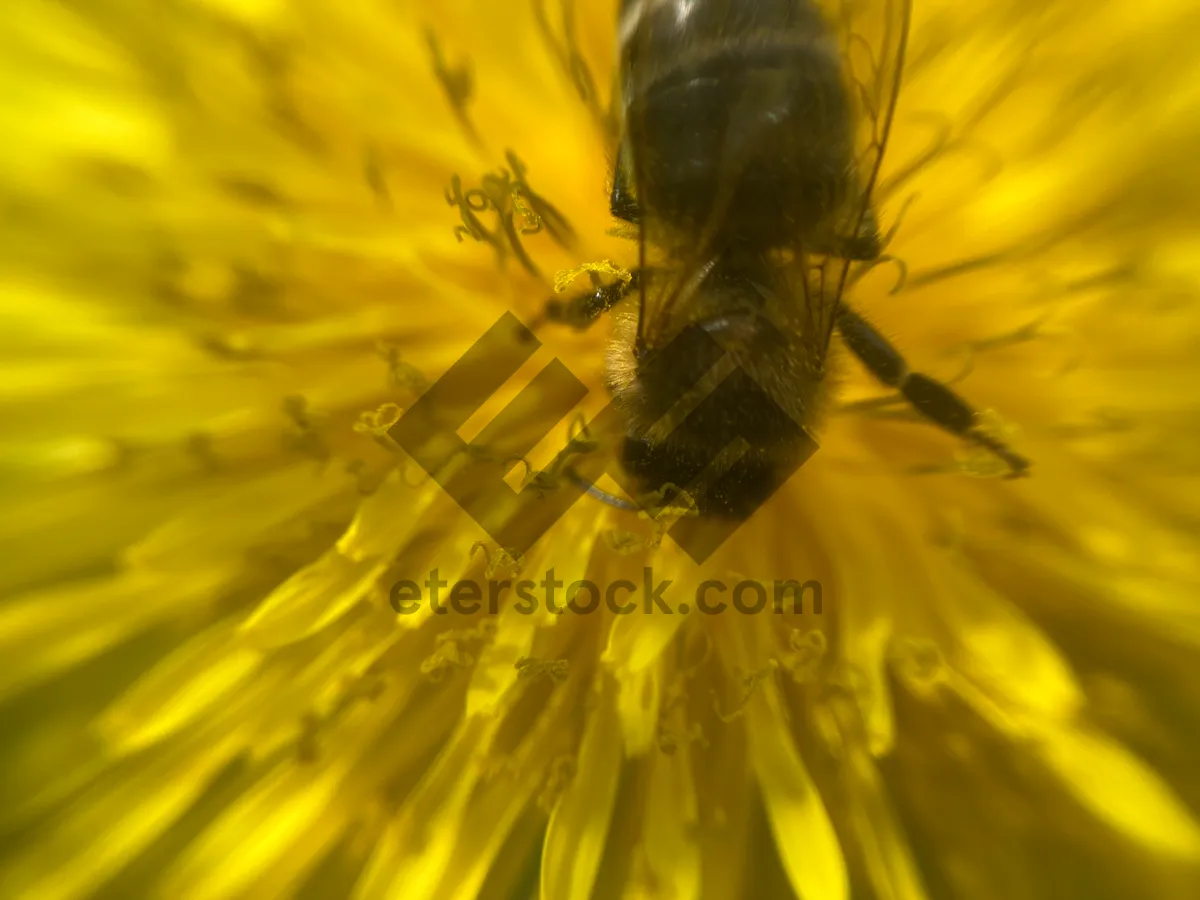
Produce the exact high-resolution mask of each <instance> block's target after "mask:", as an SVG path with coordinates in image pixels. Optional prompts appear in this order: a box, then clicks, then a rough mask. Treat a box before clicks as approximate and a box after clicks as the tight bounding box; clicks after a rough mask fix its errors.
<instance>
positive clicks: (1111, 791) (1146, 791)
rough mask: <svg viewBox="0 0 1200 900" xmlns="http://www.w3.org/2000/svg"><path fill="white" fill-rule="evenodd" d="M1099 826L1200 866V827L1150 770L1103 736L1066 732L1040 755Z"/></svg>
mask: <svg viewBox="0 0 1200 900" xmlns="http://www.w3.org/2000/svg"><path fill="white" fill-rule="evenodd" d="M1036 752H1037V753H1038V754H1039V755H1040V756H1041V757H1042V758H1043V759H1044V760H1045V761H1046V763H1047V764H1048V765H1049V766H1050V768H1051V769H1052V770H1053V771H1054V773H1055V774H1056V775H1057V776H1058V778H1059V779H1060V780H1061V781H1062V782H1063V784H1064V785H1065V787H1066V788H1067V790H1069V791H1070V792H1071V793H1072V794H1074V795H1075V796H1076V797H1077V798H1079V800H1080V801H1081V802H1082V803H1083V804H1084V805H1085V806H1086V807H1087V808H1088V809H1090V810H1091V811H1092V812H1093V813H1095V814H1096V816H1098V817H1099V818H1100V819H1101V821H1103V822H1106V823H1107V824H1108V825H1109V826H1110V827H1111V828H1113V829H1115V830H1116V831H1118V832H1120V833H1121V834H1122V835H1123V836H1124V837H1126V838H1128V839H1129V840H1131V841H1135V842H1137V843H1139V844H1141V845H1142V846H1143V847H1145V848H1146V849H1147V850H1150V851H1151V852H1153V853H1156V854H1160V855H1162V856H1169V857H1174V858H1177V859H1185V860H1188V861H1191V862H1196V861H1200V825H1198V824H1197V822H1196V819H1195V817H1194V816H1193V815H1192V813H1191V811H1190V810H1189V809H1188V808H1187V806H1186V805H1185V804H1184V803H1183V802H1182V801H1181V800H1180V799H1179V798H1178V797H1177V796H1175V794H1174V792H1173V791H1172V790H1171V789H1170V787H1168V786H1167V785H1166V784H1165V783H1164V782H1163V780H1162V779H1161V778H1160V777H1159V776H1158V775H1156V774H1155V773H1154V772H1153V771H1152V770H1151V769H1150V767H1149V766H1147V765H1146V764H1145V763H1144V762H1142V761H1141V760H1140V759H1138V758H1137V757H1136V756H1134V755H1133V754H1132V753H1131V752H1130V751H1129V750H1127V749H1125V748H1124V747H1122V746H1121V745H1120V744H1118V743H1117V742H1116V741H1115V740H1113V739H1112V738H1110V737H1108V736H1107V735H1104V734H1099V733H1097V732H1094V731H1091V730H1088V729H1082V728H1071V727H1064V728H1061V729H1055V730H1054V731H1053V732H1051V733H1050V734H1048V735H1046V736H1045V738H1044V739H1043V740H1041V741H1040V742H1039V744H1038V746H1037V751H1036Z"/></svg>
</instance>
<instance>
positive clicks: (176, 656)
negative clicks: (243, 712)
mask: <svg viewBox="0 0 1200 900" xmlns="http://www.w3.org/2000/svg"><path fill="white" fill-rule="evenodd" d="M259 661H260V657H259V654H258V653H256V652H254V651H252V650H250V649H248V648H246V647H242V646H239V645H238V644H237V643H236V642H235V641H234V627H233V625H232V624H231V623H228V622H223V623H220V624H218V625H216V626H214V627H212V628H210V629H208V630H207V631H205V632H202V633H200V634H198V635H196V636H195V637H194V638H192V639H191V640H190V641H188V642H187V643H185V644H184V645H183V646H182V647H180V648H179V649H178V650H176V651H175V652H174V653H172V654H170V655H169V656H167V657H166V658H165V659H164V660H163V661H162V662H160V663H159V664H158V665H156V666H155V667H154V668H153V669H151V670H150V671H149V672H147V673H146V674H145V675H143V676H142V677H141V678H139V679H138V680H137V682H136V683H135V684H134V685H133V687H131V688H130V689H129V690H128V691H126V693H125V694H124V696H122V697H121V698H120V699H119V700H117V702H116V703H114V704H113V705H112V706H111V707H109V709H108V710H107V711H106V712H105V713H104V715H103V717H102V719H101V722H100V727H101V729H102V730H103V732H104V733H105V734H106V735H107V736H108V737H109V739H110V740H112V741H113V742H114V743H115V744H116V745H117V746H118V747H120V748H121V749H122V750H124V751H129V750H133V749H136V748H138V747H141V746H143V745H145V744H149V743H153V742H154V741H158V740H161V739H162V738H164V737H165V736H167V735H168V734H171V733H173V732H175V731H177V730H178V729H180V728H182V727H183V726H185V725H186V724H188V723H189V722H192V721H195V720H196V719H198V718H199V717H200V716H202V715H204V714H205V713H206V712H208V711H209V710H211V709H212V707H213V705H214V704H216V703H218V702H220V701H221V700H222V699H223V698H224V697H226V696H228V694H229V693H230V692H231V691H233V690H234V689H236V688H238V687H239V685H242V684H243V683H244V682H245V680H246V679H247V678H249V677H250V676H251V675H252V674H253V673H254V672H255V671H256V670H257V668H258V665H259Z"/></svg>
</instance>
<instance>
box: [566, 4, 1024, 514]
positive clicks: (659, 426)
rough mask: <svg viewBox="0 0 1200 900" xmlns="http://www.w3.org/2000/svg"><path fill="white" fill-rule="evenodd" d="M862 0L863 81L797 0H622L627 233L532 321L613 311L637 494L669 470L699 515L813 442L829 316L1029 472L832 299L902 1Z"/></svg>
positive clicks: (882, 108) (900, 47)
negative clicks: (871, 1)
mask: <svg viewBox="0 0 1200 900" xmlns="http://www.w3.org/2000/svg"><path fill="white" fill-rule="evenodd" d="M842 2H843V4H844V8H843V12H845V13H846V16H845V17H844V19H843V22H842V24H845V23H846V22H848V21H850V19H852V16H851V14H850V11H849V9H850V8H849V3H850V0H842ZM859 5H861V4H859ZM876 6H877V9H878V11H879V16H878V19H879V21H878V22H877V23H876V26H875V27H874V30H873V31H872V32H871V34H872V40H870V41H869V40H868V39H867V38H866V37H864V36H863V35H861V34H859V35H856V37H857V38H858V43H859V44H860V45H862V46H871V47H873V49H872V51H871V56H872V61H871V65H869V66H868V67H867V69H868V70H869V71H870V73H871V75H870V76H869V77H868V78H867V79H866V80H864V79H861V78H855V77H854V76H853V73H852V71H851V68H852V67H851V66H850V65H849V62H848V55H849V53H848V50H847V49H846V48H847V47H848V46H849V45H850V44H852V43H853V42H850V43H844V42H843V41H842V40H841V39H840V38H839V31H838V28H837V27H836V24H837V23H836V22H835V21H834V20H832V19H830V18H828V17H827V15H826V13H825V11H824V10H823V9H822V8H820V7H819V6H818V5H817V4H816V2H814V0H622V2H621V6H620V11H619V19H618V23H617V47H616V51H617V59H618V66H619V68H618V74H619V86H620V91H619V100H618V102H619V104H620V107H619V111H620V117H619V121H620V122H621V136H620V144H619V149H618V151H617V153H616V159H615V164H614V167H613V173H612V191H611V198H610V207H611V211H612V214H613V216H614V217H615V218H617V219H620V220H623V221H624V222H625V223H628V224H629V225H630V226H633V227H634V228H635V229H636V232H637V239H638V266H637V268H635V269H634V270H633V271H632V273H631V275H632V277H630V278H629V279H628V280H627V281H625V280H623V281H620V282H618V283H615V284H612V285H600V286H596V287H594V289H592V290H590V291H588V292H586V293H584V294H581V295H579V296H576V297H574V298H572V299H570V300H567V301H553V300H552V301H550V302H549V303H548V304H547V306H546V309H545V312H544V319H545V320H548V321H555V322H559V323H565V324H568V325H571V326H573V327H575V328H577V329H582V328H586V327H588V326H589V325H591V324H592V323H593V322H594V321H596V319H597V318H598V317H599V316H600V315H601V314H603V313H605V312H606V311H608V310H610V309H613V308H614V307H618V312H617V316H618V323H617V326H616V328H615V332H616V338H615V341H614V342H613V344H612V347H611V350H610V352H609V355H608V360H607V371H606V380H607V384H608V387H609V389H610V391H611V392H612V394H613V398H614V404H615V406H616V407H617V408H618V409H619V411H620V414H621V421H622V423H623V428H624V435H623V438H622V446H621V452H620V458H621V463H622V466H623V468H624V470H625V471H626V473H628V474H629V475H630V476H632V478H633V480H634V482H635V483H636V485H637V486H638V488H639V489H640V490H641V491H642V492H643V493H647V494H649V493H654V492H656V491H658V492H661V491H663V490H664V489H671V488H681V487H684V486H686V488H687V491H688V493H689V496H690V497H691V498H692V499H693V501H694V502H695V503H696V504H697V506H698V507H699V512H700V515H701V516H705V515H709V516H719V517H724V518H727V519H732V520H741V519H744V518H746V517H748V516H749V515H750V514H751V513H752V512H753V511H754V510H755V509H756V508H757V507H758V506H759V505H761V503H762V502H764V501H765V500H766V499H767V497H769V496H770V494H771V493H773V492H774V490H775V489H776V488H778V487H779V486H780V485H781V484H782V481H783V480H786V478H787V477H788V476H790V475H791V474H792V472H794V471H795V469H796V468H798V466H799V465H800V464H802V463H803V461H804V459H806V458H807V454H808V453H811V452H812V450H813V449H815V446H816V445H815V441H813V440H812V438H811V431H812V428H813V427H814V425H815V424H816V423H817V422H818V421H819V419H820V416H821V412H822V407H823V402H824V400H825V398H826V396H827V393H828V391H827V390H826V374H827V365H826V362H827V358H828V356H829V348H830V342H831V340H832V337H833V333H834V332H835V331H836V332H837V333H838V334H839V335H840V337H841V340H842V341H843V343H844V345H845V346H846V347H847V348H848V349H849V350H850V351H851V353H852V354H853V355H854V356H855V357H857V358H858V360H859V361H860V362H861V363H862V365H863V366H865V367H866V369H867V370H868V371H869V372H870V373H871V374H872V375H873V376H874V377H875V378H876V379H878V380H879V381H880V382H881V383H882V384H884V385H886V386H887V387H890V388H892V389H895V390H897V391H898V392H899V394H900V395H901V396H902V397H903V398H904V399H905V400H906V401H907V402H908V403H909V404H911V406H912V407H913V408H914V409H915V410H916V411H917V412H918V413H920V414H921V415H922V416H923V417H924V418H926V419H927V420H929V421H930V422H932V423H933V424H934V425H936V426H938V427H940V428H943V429H945V430H946V431H949V432H951V433H953V434H955V435H957V436H959V437H960V438H962V439H964V440H966V441H968V442H971V443H974V444H976V445H979V446H982V447H985V448H986V449H988V450H989V451H991V452H992V453H994V454H995V455H996V456H998V457H999V458H1000V459H1001V460H1003V461H1004V463H1006V464H1007V467H1008V470H1009V475H1010V476H1014V477H1015V476H1018V475H1022V474H1025V472H1026V470H1027V468H1028V465H1029V464H1028V462H1027V461H1026V460H1025V459H1024V458H1022V457H1020V456H1018V455H1017V454H1016V453H1014V452H1013V451H1011V450H1010V449H1009V448H1008V447H1007V446H1005V445H1004V444H1003V443H1001V442H1000V441H999V440H997V439H996V438H994V437H992V436H990V435H988V434H985V433H984V431H983V430H982V429H981V428H980V426H979V423H978V416H977V414H976V412H975V410H974V409H973V408H972V407H971V406H970V405H969V404H968V403H967V402H966V401H965V400H964V399H962V398H961V397H960V396H958V395H957V394H956V393H955V392H953V391H952V390H951V389H950V388H949V387H947V386H946V385H944V384H942V383H941V382H939V381H937V380H935V379H933V378H931V377H929V376H927V375H923V374H921V373H919V372H913V371H911V370H910V369H909V367H908V364H907V363H906V361H905V359H904V357H903V356H902V355H901V354H900V352H899V351H898V350H897V349H896V348H895V347H894V346H892V344H891V343H889V342H888V341H887V340H886V339H885V338H884V337H883V336H882V335H881V334H880V333H879V332H878V331H877V330H876V329H875V328H874V327H873V326H871V324H870V323H869V322H868V321H867V320H866V319H865V318H863V317H862V316H861V315H860V314H858V313H857V312H855V311H854V310H853V309H851V308H850V306H849V305H848V304H847V302H846V300H845V297H844V293H845V288H846V286H847V281H848V275H849V272H850V269H851V267H852V266H855V265H857V266H860V267H862V266H870V265H873V264H875V263H877V262H878V261H879V260H880V258H881V256H882V253H883V249H884V244H885V241H884V239H883V238H882V237H881V236H880V231H879V225H878V219H877V217H876V212H875V209H874V203H873V200H872V193H873V190H874V187H875V183H876V181H877V179H878V175H879V169H880V165H881V163H882V159H883V151H884V147H885V146H886V143H887V136H888V132H889V130H890V127H891V121H892V117H893V114H894V111H895V106H896V100H897V97H898V94H899V85H900V73H901V70H902V68H903V62H904V49H905V44H906V40H907V34H908V23H909V14H910V0H878V2H877V4H876ZM864 135H865V136H864ZM635 296H636V309H632V308H631V307H632V301H633V299H634V297H635ZM625 301H630V302H628V303H627V302H625ZM714 347H715V348H717V349H716V350H714V349H713V348H714ZM592 493H593V494H596V495H597V496H600V497H601V498H602V499H607V500H608V501H609V502H613V503H615V504H616V505H623V506H627V505H628V504H626V503H624V502H623V501H619V500H618V499H617V498H613V497H610V496H608V495H606V494H603V492H598V491H596V490H595V489H592Z"/></svg>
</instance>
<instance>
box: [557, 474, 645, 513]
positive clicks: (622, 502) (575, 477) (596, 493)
mask: <svg viewBox="0 0 1200 900" xmlns="http://www.w3.org/2000/svg"><path fill="white" fill-rule="evenodd" d="M566 475H567V478H569V479H570V480H571V483H572V484H574V485H575V486H577V487H581V488H583V489H584V490H585V491H587V492H588V493H589V494H591V495H592V496H593V497H595V498H596V499H597V500H599V501H600V502H601V503H607V504H608V505H609V506H612V507H615V508H617V509H627V510H630V511H636V510H638V509H639V508H640V507H638V506H637V504H635V503H630V502H629V501H628V500H626V499H624V498H622V497H617V496H615V495H613V494H610V493H608V491H602V490H600V488H598V487H596V486H595V485H594V484H589V483H588V482H587V481H585V480H584V479H583V478H582V477H581V476H580V475H579V474H577V473H576V472H567V473H566Z"/></svg>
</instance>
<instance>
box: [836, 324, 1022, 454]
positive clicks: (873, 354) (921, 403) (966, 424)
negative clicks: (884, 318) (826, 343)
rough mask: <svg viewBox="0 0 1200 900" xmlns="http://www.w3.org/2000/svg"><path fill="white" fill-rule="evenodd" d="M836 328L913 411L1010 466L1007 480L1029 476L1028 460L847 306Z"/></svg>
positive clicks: (950, 391)
mask: <svg viewBox="0 0 1200 900" xmlns="http://www.w3.org/2000/svg"><path fill="white" fill-rule="evenodd" d="M837 327H838V331H839V332H840V333H841V335H842V339H843V340H845V342H846V346H847V347H849V348H850V350H851V352H852V353H854V355H855V356H857V357H858V358H859V360H860V361H861V362H862V364H863V365H864V366H866V368H867V371H869V372H870V373H871V374H872V375H874V376H875V377H876V378H878V379H879V380H880V381H881V382H883V383H884V384H886V385H887V386H888V387H892V388H896V389H897V390H898V391H900V393H901V394H902V395H903V396H904V399H905V400H907V401H908V402H909V404H910V405H911V406H912V407H913V409H915V410H916V411H917V412H919V413H920V414H921V415H923V416H924V417H925V418H926V419H928V420H929V421H931V422H933V423H934V424H935V425H937V426H938V427H940V428H943V429H945V430H946V431H948V432H950V433H951V434H955V435H958V436H959V437H960V438H963V439H964V440H966V441H970V442H971V443H973V444H976V445H978V446H980V447H984V448H986V449H987V450H990V451H991V452H992V453H994V454H995V455H996V456H998V457H999V458H1000V459H1002V460H1003V461H1004V462H1005V463H1007V464H1008V467H1009V470H1010V471H1009V476H1008V477H1010V478H1018V477H1020V476H1022V475H1025V474H1026V473H1027V471H1028V469H1029V460H1027V459H1025V458H1024V457H1022V456H1018V455H1017V454H1016V453H1014V452H1013V451H1012V450H1010V449H1009V448H1008V447H1007V446H1005V444H1004V443H1003V442H1001V441H999V440H997V439H996V438H994V437H992V436H991V435H988V434H985V433H984V432H983V431H981V430H980V429H979V424H978V414H977V413H976V412H975V410H974V409H973V408H972V407H971V406H970V404H968V403H967V401H965V400H963V399H962V398H961V397H959V396H958V394H956V393H954V391H952V390H950V388H948V387H946V385H944V384H942V383H941V382H940V381H937V380H936V379H933V378H930V377H929V376H928V375H922V374H921V373H920V372H910V371H909V369H908V363H907V362H905V360H904V357H903V356H902V355H901V354H900V351H899V350H897V349H896V348H895V347H893V346H892V345H891V344H890V343H889V342H888V340H887V338H885V337H884V336H883V335H881V334H880V333H879V332H878V331H876V330H875V327H874V326H873V325H871V323H870V322H868V321H867V320H866V319H864V318H863V317H862V316H860V315H858V314H857V313H854V312H852V311H850V310H849V309H847V308H846V307H845V306H840V307H839V309H838V314H837Z"/></svg>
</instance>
